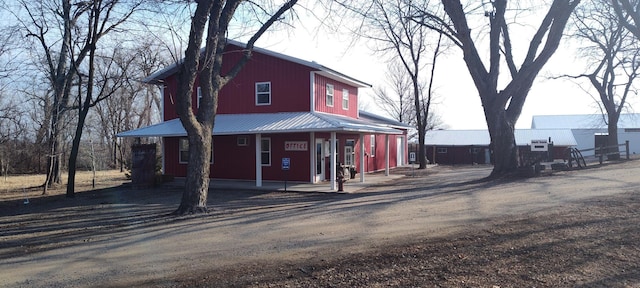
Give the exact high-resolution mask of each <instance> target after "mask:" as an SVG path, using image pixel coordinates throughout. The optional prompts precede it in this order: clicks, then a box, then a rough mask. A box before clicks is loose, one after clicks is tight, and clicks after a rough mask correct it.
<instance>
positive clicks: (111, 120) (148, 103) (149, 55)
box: [96, 40, 170, 171]
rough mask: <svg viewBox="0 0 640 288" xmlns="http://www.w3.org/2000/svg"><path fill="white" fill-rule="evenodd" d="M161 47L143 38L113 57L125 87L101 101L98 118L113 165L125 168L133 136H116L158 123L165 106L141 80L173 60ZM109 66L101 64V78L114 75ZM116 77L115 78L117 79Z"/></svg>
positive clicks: (121, 168) (97, 110)
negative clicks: (165, 54) (110, 73)
mask: <svg viewBox="0 0 640 288" xmlns="http://www.w3.org/2000/svg"><path fill="white" fill-rule="evenodd" d="M161 51H162V50H161V49H160V48H159V47H156V46H154V45H153V43H152V41H151V40H149V41H141V42H140V43H139V45H136V46H134V47H131V48H129V49H118V50H117V51H115V53H114V55H113V57H112V58H111V59H112V60H113V61H114V64H115V65H116V66H117V69H118V70H119V71H121V72H122V74H121V76H122V77H123V78H122V81H123V83H122V87H121V89H118V90H116V91H115V93H114V95H112V96H111V97H109V98H107V99H105V100H104V101H102V102H100V103H98V105H97V106H96V112H97V115H96V117H97V118H98V120H97V121H98V122H99V123H100V124H99V127H96V131H100V133H101V136H102V137H101V138H102V139H105V140H106V141H107V143H108V144H107V145H108V146H109V150H110V151H111V156H110V157H111V161H112V165H113V166H114V167H119V168H120V171H124V166H125V163H127V161H128V159H129V157H128V155H129V152H130V151H129V149H128V148H129V147H130V145H131V144H133V143H132V141H133V140H132V139H129V138H117V137H116V134H117V133H119V132H120V131H127V130H132V129H136V128H140V127H143V126H148V125H151V124H153V123H157V122H159V121H160V120H161V119H158V118H154V116H155V115H159V114H160V111H161V109H162V106H161V105H162V104H161V103H160V101H161V100H160V97H159V94H158V93H156V91H152V89H153V88H154V87H149V85H145V84H144V83H142V82H141V81H140V75H150V74H151V73H153V72H154V71H156V70H159V69H160V68H162V67H163V66H166V65H167V64H168V63H169V62H170V61H169V57H168V56H163V54H162V52H161ZM100 67H106V65H99V66H98V68H99V69H98V72H99V73H100V76H99V77H100V78H102V79H108V78H111V77H110V76H109V75H108V72H109V71H107V70H106V69H101V68H100ZM114 80H115V79H114Z"/></svg>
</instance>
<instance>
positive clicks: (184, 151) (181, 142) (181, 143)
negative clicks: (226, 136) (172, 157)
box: [178, 137, 213, 164]
mask: <svg viewBox="0 0 640 288" xmlns="http://www.w3.org/2000/svg"><path fill="white" fill-rule="evenodd" d="M178 163H180V164H186V163H189V139H188V138H186V137H184V138H179V139H178ZM209 163H211V164H213V140H212V142H211V157H210V158H209Z"/></svg>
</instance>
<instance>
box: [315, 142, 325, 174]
mask: <svg viewBox="0 0 640 288" xmlns="http://www.w3.org/2000/svg"><path fill="white" fill-rule="evenodd" d="M324 156H325V155H324V139H322V138H318V139H316V163H315V164H316V165H315V167H316V179H315V182H320V181H324V180H325V175H324Z"/></svg>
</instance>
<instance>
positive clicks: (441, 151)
mask: <svg viewBox="0 0 640 288" xmlns="http://www.w3.org/2000/svg"><path fill="white" fill-rule="evenodd" d="M436 153H438V154H447V153H448V150H447V147H438V148H437V149H436Z"/></svg>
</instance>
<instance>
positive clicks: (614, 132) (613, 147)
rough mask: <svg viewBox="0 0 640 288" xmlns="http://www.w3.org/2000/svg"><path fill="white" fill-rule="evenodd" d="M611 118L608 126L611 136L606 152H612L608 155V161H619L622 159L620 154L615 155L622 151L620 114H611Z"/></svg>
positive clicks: (609, 115) (608, 139) (608, 138)
mask: <svg viewBox="0 0 640 288" xmlns="http://www.w3.org/2000/svg"><path fill="white" fill-rule="evenodd" d="M607 117H608V118H609V123H608V124H607V131H608V132H609V135H608V136H607V146H609V148H607V149H606V150H605V151H607V152H611V154H608V155H607V160H618V159H620V153H615V154H614V152H618V151H619V150H620V148H619V147H618V119H619V118H618V114H616V113H609V114H608V115H607Z"/></svg>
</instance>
